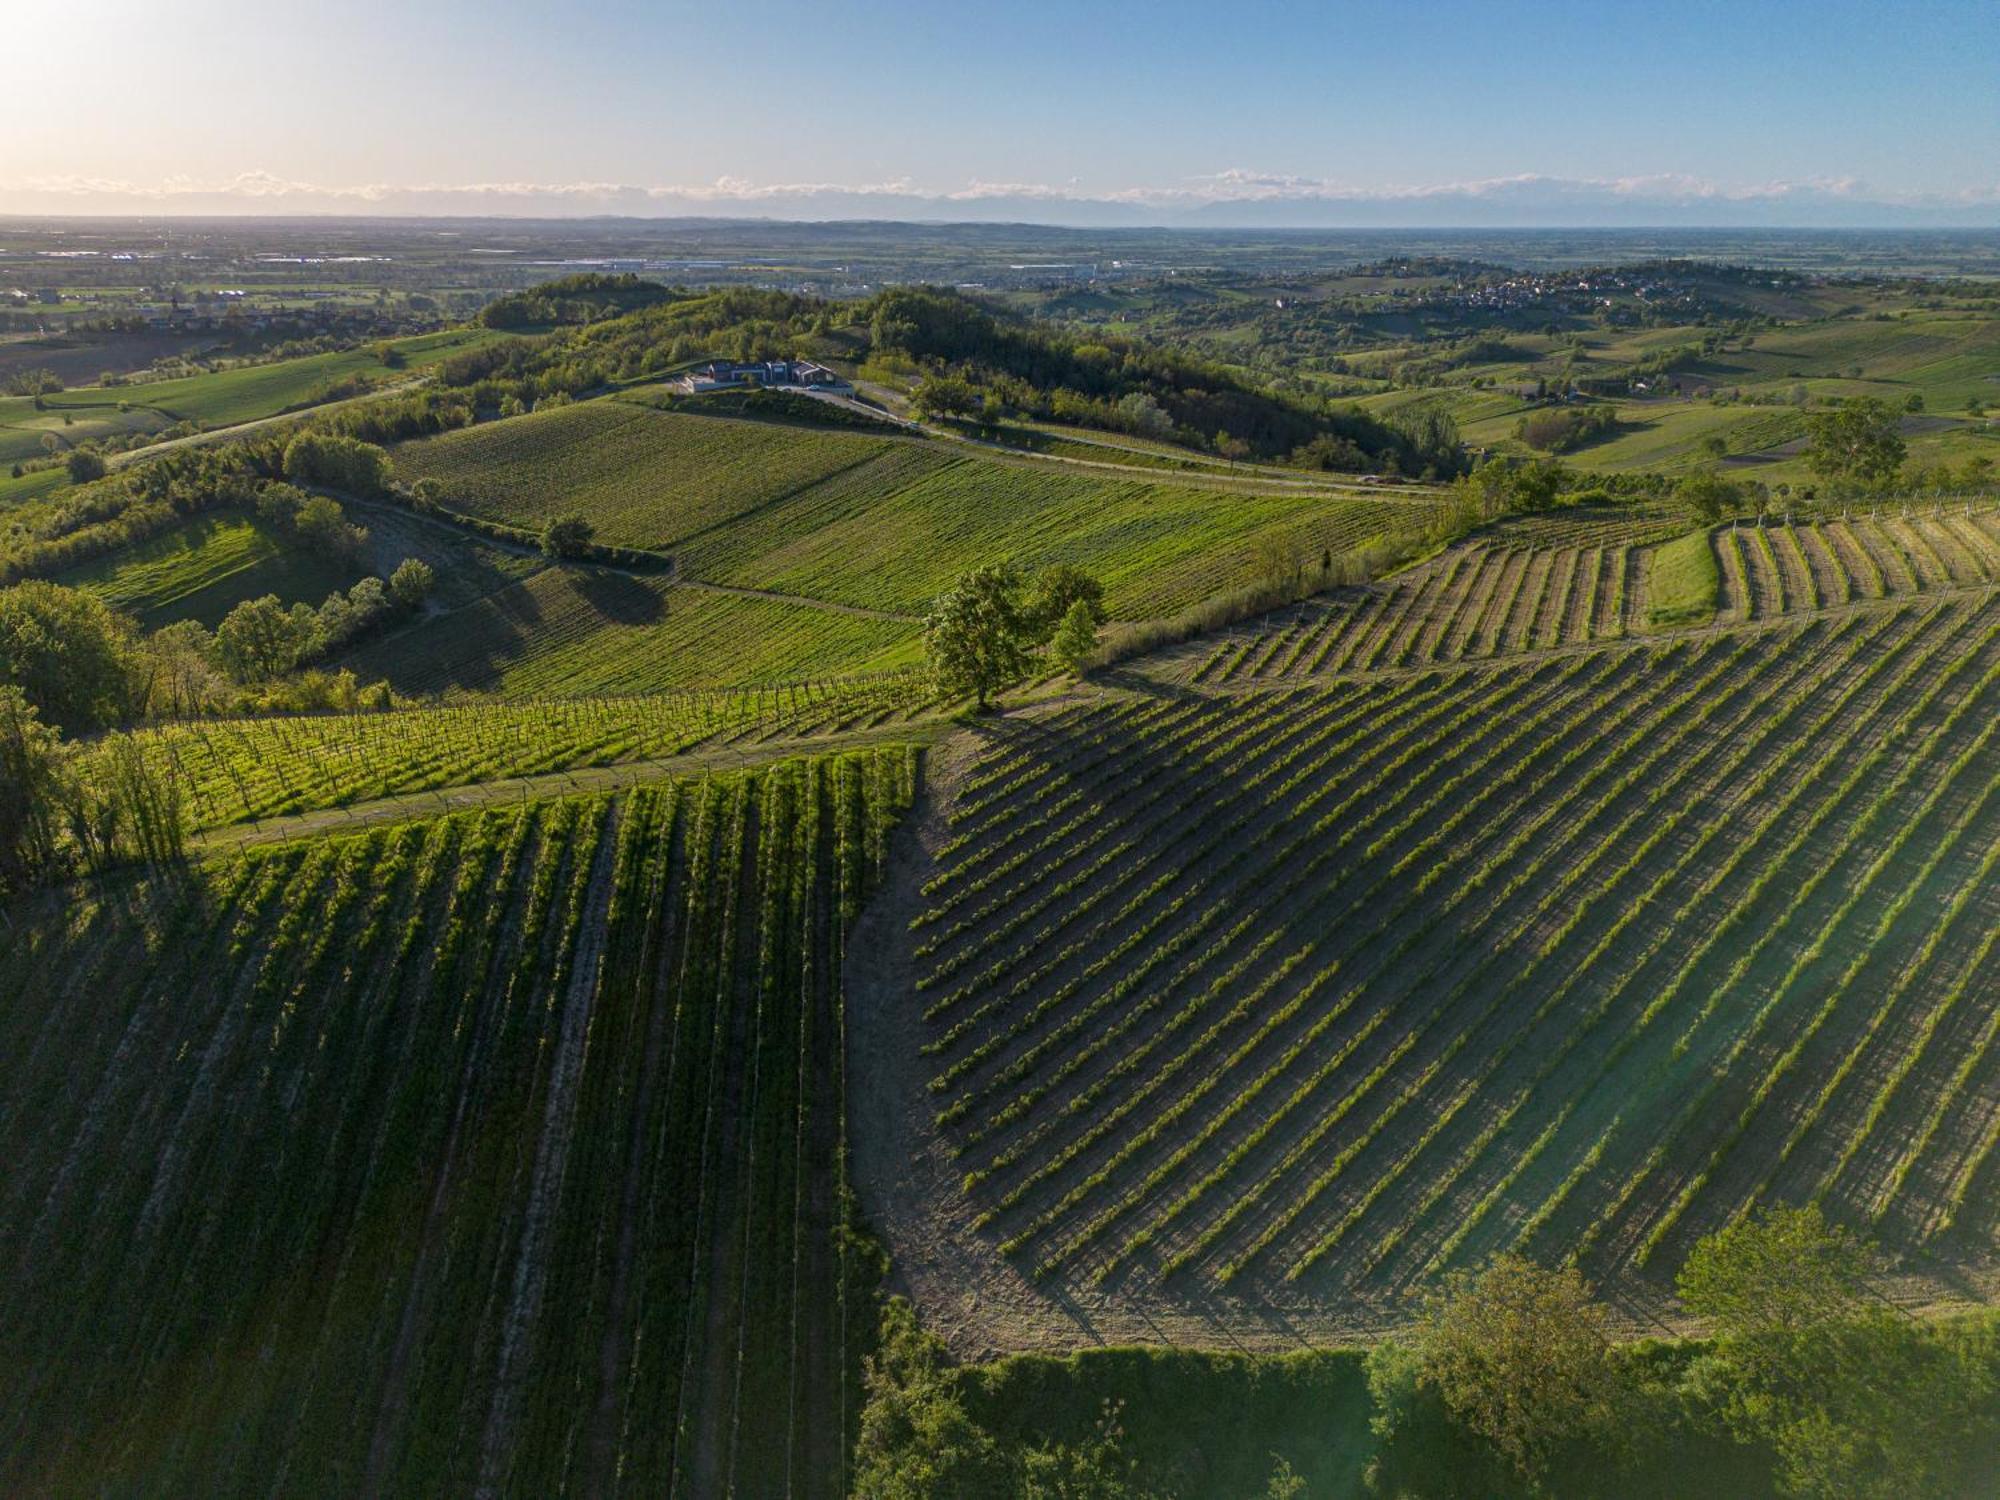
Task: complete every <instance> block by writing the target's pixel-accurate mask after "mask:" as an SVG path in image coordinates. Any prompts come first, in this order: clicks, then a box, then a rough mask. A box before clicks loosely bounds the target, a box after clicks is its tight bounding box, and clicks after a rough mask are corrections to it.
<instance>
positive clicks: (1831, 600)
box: [1710, 504, 2000, 620]
mask: <svg viewBox="0 0 2000 1500" xmlns="http://www.w3.org/2000/svg"><path fill="white" fill-rule="evenodd" d="M1710 540H1711V542H1712V544H1713V547H1714V550H1715V556H1716V562H1717V566H1718V571H1719V573H1720V577H1721V583H1722V588H1721V598H1720V600H1719V602H1718V613H1719V615H1720V617H1721V618H1723V619H1728V620H1762V619H1768V618H1770V617H1771V616H1773V615H1781V614H1790V613H1793V612H1796V611H1798V610H1807V609H1822V608H1825V607H1827V606H1829V605H1836V604H1847V603H1851V602H1853V601H1854V600H1857V599H1879V598H1882V597H1883V596H1884V595H1887V594H1905V593H1937V592H1942V591H1946V590H1951V589H1963V588H1972V587H1983V586H1985V585H1989V584H1991V583H1993V582H1994V581H1995V580H1996V579H2000V512H1996V511H1995V510H1994V509H1993V508H1992V507H1991V506H1986V505H1981V506H1968V505H1964V504H1958V505H1946V506H1935V507H1932V506H1920V507H1911V508H1884V509H1876V510H1855V511H1853V512H1851V513H1850V514H1849V515H1848V516H1846V517H1845V518H1843V519H1840V520H1827V521H1823V522H1814V523H1809V524H1802V525H1771V526H1725V527H1719V528H1717V530H1716V531H1715V533H1714V535H1713V536H1712V537H1711V539H1710Z"/></svg>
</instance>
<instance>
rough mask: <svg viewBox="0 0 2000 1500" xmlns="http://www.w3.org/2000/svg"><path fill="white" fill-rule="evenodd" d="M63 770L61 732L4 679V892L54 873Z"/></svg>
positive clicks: (0, 778)
mask: <svg viewBox="0 0 2000 1500" xmlns="http://www.w3.org/2000/svg"><path fill="white" fill-rule="evenodd" d="M62 774H63V744H62V736H61V735H59V734H57V733H56V731H55V730H54V729H52V728H50V727H49V726H48V725H46V724H44V723H43V722H42V721H41V715H40V714H38V713H37V712H36V711H35V705H34V704H32V703H30V702H29V701H28V698H27V695H26V694H24V693H23V692H22V691H21V690H20V689H19V688H18V687H14V686H12V685H11V684H0V895H5V894H8V893H10V892H13V891H18V890H22V889H24V888H25V887H27V886H30V885H37V884H40V883H41V882H43V881H44V880H47V879H49V878H51V877H52V876H53V875H54V874H55V873H56V865H57V861H58V859H59V846H58V843H57V838H56V832H57V824H56V819H55V794H56V788H57V785H58V784H59V782H60V780H61V778H62Z"/></svg>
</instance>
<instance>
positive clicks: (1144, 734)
mask: <svg viewBox="0 0 2000 1500" xmlns="http://www.w3.org/2000/svg"><path fill="white" fill-rule="evenodd" d="M1997 715H2000V604H1995V603H1989V602H1988V601H1987V600H1986V599H1985V598H1984V596H1983V594H1982V595H1979V596H1974V597H1972V598H1964V597H1962V596H1961V597H1958V598H1955V599H1951V600H1940V601H1937V602H1934V603H1926V602H1924V601H1923V600H1921V599H1912V600H1910V601H1908V602H1905V603H1900V604H1895V605H1891V606H1886V607H1878V608H1875V609H1871V610H1863V611H1851V612H1842V613H1839V614H1834V615H1824V616H1819V617H1807V618H1806V619H1804V620H1801V621H1800V622H1798V623H1795V624H1792V625H1789V626H1783V627H1780V628H1776V629H1767V630H1759V631H1751V632H1734V633H1716V634H1707V635H1701V636H1696V637H1692V638H1688V639H1684V640H1678V641H1676V640H1672V639H1669V640H1667V641H1665V642H1662V643H1660V644H1654V645H1644V644H1637V643H1635V644H1632V645H1623V646H1621V645H1616V644H1614V645H1611V646H1608V647H1604V648H1601V649H1597V650H1593V651H1584V652H1573V653H1566V654H1561V655H1554V656H1542V657H1539V658H1530V659H1525V660H1523V661H1522V662H1521V663H1520V664H1519V665H1517V666H1514V667H1509V668H1487V669H1480V670H1471V669H1432V670H1428V671H1419V672H1414V673H1410V674H1407V675H1402V676H1397V677H1389V678H1382V677H1376V678H1364V679H1346V680H1336V681H1333V682H1330V683H1328V684H1327V685H1325V686H1324V687H1322V688H1318V689H1311V690H1308V689H1290V690H1267V691H1263V692H1250V693H1238V694H1231V695H1223V696H1215V697H1210V696H1206V695H1199V694H1188V693H1182V694H1179V695H1160V696H1153V695H1146V694H1138V695H1130V694H1128V695H1119V696H1116V697H1113V698H1110V699H1107V700H1105V701H1103V702H1101V703H1097V704H1079V705H1075V706H1071V707H1067V708H1064V709H1062V710H1059V711H1057V712H1054V713H1051V714H1050V715H1048V716H1046V717H1044V718H1042V719H1040V720H1037V721H1031V722H1022V723H1020V724H1018V725H1009V726H1007V727H1006V728H1004V729H1001V730H997V731H996V732H994V733H993V734H992V735H990V736H989V737H988V744H987V747H986V748H985V750H984V751H983V752H982V753H981V755H980V757H979V758H978V760H977V761H976V762H975V763H974V764H973V765H972V766H971V768H970V769H969V770H968V771H967V772H966V774H965V775H964V777H963V779H962V781H960V782H959V783H958V784H957V785H956V787H955V788H954V789H953V792H952V797H951V801H950V810H949V824H948V829H949V838H948V840H947V841H946V842H945V843H944V844H943V846H942V849H941V853H940V861H939V868H938V869H937V871H936V873H935V875H934V877H933V878H932V879H931V880H930V882H929V884H928V885H927V886H926V887H925V902H926V906H925V909H924V910H922V911H921V912H920V913H919V914H918V915H917V916H916V917H915V919H914V922H913V924H912V931H911V934H910V939H909V941H910V942H911V943H912V945H913V951H914V961H915V964H916V971H917V978H916V981H915V983H916V986H917V989H918V992H919V999H920V1004H921V1008H922V1010H923V1014H924V1016H925V1025H926V1031H927V1036H928V1040H927V1041H926V1043H925V1051H926V1053H927V1055H928V1059H929V1064H930V1067H929V1070H928V1071H929V1076H930V1084H929V1088H930V1093H931V1100H932V1107H933V1111H934V1113H935V1117H936V1121H937V1124H938V1128H939V1129H940V1130H941V1132H942V1134H943V1138H944V1140H945V1142H946V1143H947V1145H948V1148H949V1150H950V1151H951V1152H952V1153H954V1155H955V1156H956V1157H957V1159H958V1168H959V1170H960V1171H962V1173H963V1184H962V1191H963V1193H964V1194H965V1196H966V1199H967V1206H968V1209H969V1210H970V1211H971V1212H972V1213H973V1214H974V1215H976V1221H977V1223H978V1224H979V1225H980V1226H981V1228H982V1229H983V1231H984V1233H985V1234H986V1235H988V1236H990V1238H991V1240H992V1241H993V1242H994V1243H995V1244H996V1245H997V1246H998V1248H999V1250H1000V1251H1001V1252H1002V1253H1003V1254H1004V1255H1005V1256H1006V1257H1008V1258H1010V1259H1012V1260H1013V1261H1014V1262H1015V1263H1016V1264H1018V1265H1019V1266H1020V1267H1021V1268H1022V1269H1024V1270H1027V1271H1030V1272H1032V1273H1033V1275H1034V1276H1036V1277H1037V1278H1039V1279H1042V1280H1043V1281H1044V1282H1049V1283H1052V1284H1055V1285H1058V1286H1061V1285H1076V1286H1086V1285H1087V1286H1105V1287H1113V1288H1120V1287H1122V1288H1125V1289H1127V1290H1131V1291H1137V1290H1138V1289H1141V1288H1145V1287H1150V1286H1159V1287H1162V1288H1166V1289H1168V1290H1171V1289H1173V1288H1175V1287H1181V1288H1183V1289H1188V1288H1192V1287H1195V1286H1198V1285H1199V1284H1201V1283H1207V1284H1209V1285H1211V1286H1212V1285H1216V1284H1231V1285H1233V1286H1235V1287H1237V1288H1243V1287H1265V1288H1276V1287H1278V1286H1281V1285H1287V1284H1290V1285H1295V1286H1297V1287H1298V1288H1299V1290H1301V1291H1302V1292H1304V1293H1305V1294H1307V1295H1309V1296H1310V1297H1312V1298H1313V1299H1314V1301H1315V1302H1316V1303H1317V1304H1319V1305H1328V1304H1331V1303H1345V1304H1349V1305H1353V1304H1362V1305H1366V1304H1369V1303H1381V1304H1384V1305H1387V1304H1391V1303H1393V1302H1394V1301H1395V1299H1396V1298H1397V1297H1398V1296H1399V1295H1400V1294H1401V1293H1403V1292H1406V1291H1408V1290H1409V1289H1411V1288H1412V1287H1415V1286H1419V1285H1422V1284H1425V1283H1426V1282H1428V1281H1429V1280H1430V1279H1431V1278H1434V1277H1435V1276H1436V1275H1437V1274H1438V1273H1440V1272H1442V1271H1444V1270H1447V1269H1449V1268H1453V1267H1460V1266H1470V1265H1475V1264H1477V1263H1478V1262H1479V1261H1480V1260H1481V1259H1482V1258H1483V1257H1485V1256H1487V1255H1488V1254H1490V1253H1492V1252H1495V1251H1498V1250H1503V1249H1509V1248H1514V1249H1520V1250H1523V1251H1526V1252H1528V1253H1531V1254H1533V1255H1535V1256H1537V1257H1538V1258H1542V1259H1545V1260H1549V1261H1562V1260H1565V1259H1571V1258H1576V1259H1580V1260H1581V1262H1582V1263H1583V1265H1584V1267H1585V1268H1586V1270H1587V1271H1588V1272H1589V1273H1590V1274H1592V1275H1593V1276H1600V1277H1606V1278H1610V1279H1611V1280H1612V1281H1613V1282H1622V1281H1625V1280H1629V1279H1630V1278H1632V1277H1634V1276H1635V1275H1637V1274H1638V1273H1640V1272H1642V1271H1646V1272H1650V1271H1655V1270H1658V1269H1660V1268H1667V1269H1671V1268H1672V1267H1673V1266H1674V1265H1676V1264H1677V1263H1678V1261H1679V1258H1680V1256H1681V1255H1682V1254H1684V1253H1685V1251H1686V1249H1687V1247H1688V1246H1689V1245H1690V1244H1691V1243H1692V1241H1693V1239H1694V1238H1695V1237H1696V1236H1697V1235H1699V1234H1701V1233H1704V1232H1707V1231H1709V1230H1712V1229H1715V1228H1717V1227H1719V1226H1721V1225H1723V1224H1726V1223H1729V1222H1731V1221H1733V1220H1735V1219H1736V1218H1738V1217H1740V1216H1741V1215H1742V1214H1743V1212H1744V1211H1745V1210H1746V1209H1747V1208H1748V1207H1749V1206H1751V1205H1753V1204H1756V1203H1763V1202H1773V1201H1787V1202H1789V1201H1798V1200H1800V1199H1806V1198H1816V1199H1819V1200H1822V1201H1824V1202H1825V1203H1826V1204H1827V1205H1828V1206H1829V1208H1830V1209H1831V1210H1833V1211H1835V1212H1837V1213H1838V1214H1839V1215H1840V1216H1842V1217H1844V1218H1848V1219H1851V1220H1853V1221H1855V1222H1858V1223H1861V1224H1865V1225H1869V1226H1872V1227H1873V1228H1874V1230H1875V1231H1876V1232H1877V1233H1878V1234H1879V1235H1880V1236H1882V1237H1883V1239H1884V1240H1885V1242H1887V1243H1889V1244H1890V1245H1892V1246H1894V1247H1896V1248H1897V1249H1898V1250H1900V1251H1905V1252H1911V1253H1914V1252H1917V1251H1919V1250H1921V1251H1922V1253H1923V1254H1924V1255H1925V1256H1927V1257H1934V1258H1937V1259H1939V1260H1942V1261H1943V1262H1945V1263H1949V1261H1950V1259H1951V1258H1952V1257H1953V1256H1954V1255H1958V1254H1963V1253H1967V1252H1968V1251H1969V1250H1976V1249H1977V1247H1979V1246H1980V1245H1982V1244H1983V1243H1985V1241H1986V1238H1987V1237H1988V1236H1990V1234H1991V1233H1992V1232H1993V1231H1994V1230H1995V1228H1996V1227H2000V1225H1996V1222H1995V1220H1994V1205H1995V1203H1996V1202H2000V1196H1996V1192H1995V1189H1996V1188H2000V1159H1996V1158H1995V1147H1996V1144H1997V1143H2000V1049H1995V1048H1994V1047H1993V1046H1992V1045H1991V1044H1992V1041H1993V1038H1994V1033H1995V1030H1996V1014H1997V1013H1996V1012H1995V1011H1994V1008H1993V1007H1992V1005H1991V1004H1990V999H1991V995H1992V992H1993V990H1994V987H1995V985H1996V983H2000V954H1996V953H1995V951H1994V934H1995V925H1994V920H1993V915H1994V914H1993V910H1992V904H1991V897H1992V892H1993V890H1994V888H1995V887H1994V882H1993V878H1992V877H1993V874H1994V868H1995V864H1996V861H2000V747H1996V745H1995V743H1994V738H1993V737H1994V734H1995V730H1996V727H2000V717H1996V716H1997Z"/></svg>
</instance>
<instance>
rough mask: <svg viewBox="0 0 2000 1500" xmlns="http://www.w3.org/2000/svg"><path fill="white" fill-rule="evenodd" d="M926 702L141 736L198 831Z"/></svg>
mask: <svg viewBox="0 0 2000 1500" xmlns="http://www.w3.org/2000/svg"><path fill="white" fill-rule="evenodd" d="M928 698H929V693H928V689H927V686H926V685H925V683H924V682H923V681H922V680H921V679H920V678H919V677H918V676H917V675H915V674H908V673H904V674H895V673H885V674H881V675H877V676H873V677H853V678H826V679H815V680H807V681H800V682H794V683H786V684H782V685H777V686H773V687H769V688H764V689H742V690H732V691H726V692H686V693H652V694H643V695H633V696H626V697H613V696H603V697H595V698H590V697H576V698H546V699H539V700H532V699H531V700H527V701H522V702H507V703H495V702H474V703H466V704H457V705H446V706H441V707H436V708H413V709H400V710H396V711H394V712H387V713H368V712H363V713H353V714H326V715H315V716H304V717H275V718H261V719H196V720H191V721H189V722H187V723H182V724H174V725H169V726H165V727H162V728H159V729H152V730H144V731H141V732H140V733H139V735H138V736H137V738H138V742H139V744H140V746H141V747H142V748H143V750H144V751H145V753H146V754H147V756H148V757H149V758H150V759H152V760H153V761H154V763H155V764H156V765H159V766H160V767H162V768H164V769H166V770H167V771H168V772H169V773H170V774H171V778H172V781H173V783H174V785H175V786H176V787H177V788H179V790H180V793H181V795H182V797H183V798H184V799H185V803H186V809H187V814H188V821H189V823H190V824H191V826H193V827H194V828H196V829H203V828H214V827H221V826H226V825H228V824H231V823H240V822H245V821H249V820H252V819H263V818H272V817H283V816H286V815H289V814H294V813H305V812H315V811H319V810H321V809H326V808H340V807H349V806H352V805H353V804H355V803H360V802H368V801H371V800H374V799H377V798H383V797H395V796H402V795H407V794H410V793H416V792H426V791H434V790H437V789H439V788H445V787H461V786H470V785H475V784H477V783H480V782H489V781H498V780H504V779H508V778H512V777H521V776H537V775H544V774H547V773H549V772H553V771H574V770H579V769H582V768H585V767H592V766H611V765H620V764H624V763H626V762H631V761H646V760H658V759H661V758H663V757H666V756H672V755H678V754H682V753H684V752H686V751H689V750H692V749H694V748H696V747H697V746H702V745H711V744H724V745H733V744H754V743H757V742H759V741H763V740H770V739H778V738H798V737H803V736H807V735H815V734H835V733H843V732H849V731H853V730H857V729H872V728H876V727H878V726H881V725H884V724H895V723H900V722H903V721H905V720H907V719H908V718H910V717H911V716H912V715H914V714H915V713H917V712H918V711H920V710H921V709H922V708H923V707H924V706H925V704H926V702H927V701H928Z"/></svg>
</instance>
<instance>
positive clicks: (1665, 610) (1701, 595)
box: [1646, 531, 1721, 630]
mask: <svg viewBox="0 0 2000 1500" xmlns="http://www.w3.org/2000/svg"><path fill="white" fill-rule="evenodd" d="M1720 587H1721V578H1720V576H1719V574H1718V573H1717V570H1716V564H1715V548H1714V546H1713V545H1712V543H1711V541H1710V539H1709V535H1708V533H1707V532H1706V531H1690V532H1689V533H1688V534H1687V535H1686V536H1684V537H1680V538H1678V539H1677V540H1675V541H1671V542H1668V543H1667V544H1666V545H1665V546H1663V547H1661V548H1660V549H1659V552H1658V554H1657V555H1656V556H1655V557H1654V559H1653V569H1652V573H1651V576H1650V578H1649V579H1648V582H1647V588H1646V623H1647V624H1648V625H1650V626H1651V627H1652V628H1653V629H1655V630H1671V629H1672V628H1673V627H1675V626H1676V625H1706V624H1707V623H1708V622H1709V621H1710V620H1711V619H1713V618H1714V617H1715V607H1716V595H1717V591H1718V590H1719V589H1720Z"/></svg>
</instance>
